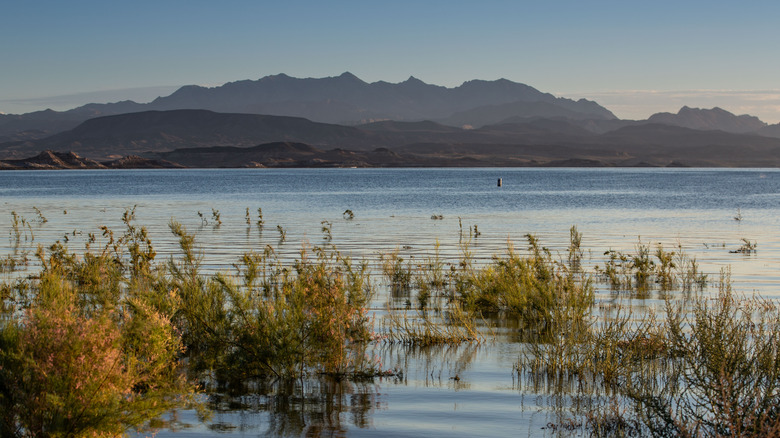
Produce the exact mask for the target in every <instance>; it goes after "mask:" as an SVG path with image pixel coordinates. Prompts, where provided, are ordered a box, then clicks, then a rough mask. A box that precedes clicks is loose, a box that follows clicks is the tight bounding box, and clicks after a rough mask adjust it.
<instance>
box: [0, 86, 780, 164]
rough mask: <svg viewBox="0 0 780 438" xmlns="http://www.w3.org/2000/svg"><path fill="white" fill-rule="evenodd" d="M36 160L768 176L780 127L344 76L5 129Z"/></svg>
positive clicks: (186, 93)
mask: <svg viewBox="0 0 780 438" xmlns="http://www.w3.org/2000/svg"><path fill="white" fill-rule="evenodd" d="M269 145H270V146H269ZM244 149H245V150H244ZM43 150H51V151H56V152H59V153H64V152H76V153H77V154H78V155H79V156H88V157H90V158H91V159H94V160H102V161H103V162H109V161H116V160H117V159H119V158H121V157H123V156H130V155H132V156H142V157H144V159H153V160H167V161H168V162H173V163H179V164H181V165H186V166H194V167H215V166H223V167H243V166H254V167H257V166H339V165H342V166H343V165H349V166H418V165H425V166H437V165H447V166H461V165H474V166H496V165H507V166H532V165H603V166H635V165H653V166H659V165H660V166H667V165H690V166H770V167H775V166H780V125H768V124H766V123H764V122H762V121H761V120H759V119H758V118H756V117H753V116H749V115H740V116H737V115H734V114H732V113H730V112H728V111H725V110H723V109H720V108H713V109H697V108H689V107H683V108H682V109H680V111H679V112H678V113H677V114H672V113H658V114H654V115H653V116H651V117H650V118H648V119H647V120H640V121H636V120H620V119H618V118H617V117H615V115H614V114H612V113H611V112H610V111H609V110H608V109H606V108H604V107H602V106H601V105H599V104H598V103H596V102H593V101H588V100H585V99H580V100H576V101H575V100H571V99H566V98H560V97H555V96H553V95H551V94H548V93H543V92H540V91H538V90H536V89H534V88H533V87H530V86H528V85H524V84H520V83H515V82H511V81H508V80H506V79H499V80H496V81H482V80H473V81H468V82H465V83H463V84H462V85H461V86H459V87H455V88H446V87H441V86H437V85H431V84H426V83H424V82H422V81H420V80H418V79H416V78H414V77H410V78H409V79H408V80H406V81H404V82H401V83H397V84H391V83H387V82H381V81H380V82H374V83H366V82H364V81H362V80H360V79H359V78H357V77H355V76H354V75H352V74H350V73H344V74H342V75H340V76H337V77H329V78H318V79H314V78H306V79H299V78H292V77H290V76H287V75H283V74H280V75H274V76H267V77H264V78H261V79H259V80H255V81H253V80H246V81H238V82H231V83H227V84H225V85H222V86H219V87H212V88H207V87H200V86H185V87H181V88H180V89H178V90H177V91H176V92H174V93H172V94H171V95H169V96H165V97H159V98H157V99H155V100H154V101H152V102H150V103H146V104H139V103H135V102H131V101H124V102H117V103H110V104H88V105H85V106H82V107H79V108H75V109H72V110H69V111H63V112H56V111H51V110H46V111H38V112H34V113H28V114H22V115H0V160H4V161H6V162H7V161H8V160H9V159H16V160H19V159H22V158H24V157H31V156H33V155H35V154H38V153H39V152H40V151H43ZM215 154H220V155H221V156H222V158H216V157H217V156H216V155H215ZM198 157H199V158H198ZM206 157H210V158H206ZM118 163H120V164H114V165H112V166H109V167H117V166H119V167H121V166H125V165H126V166H133V165H139V166H140V165H141V164H139V163H140V161H138V159H129V160H124V161H118ZM143 165H148V163H145V164H143ZM6 167H7V166H6Z"/></svg>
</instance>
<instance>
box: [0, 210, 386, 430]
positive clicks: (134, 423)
mask: <svg viewBox="0 0 780 438" xmlns="http://www.w3.org/2000/svg"><path fill="white" fill-rule="evenodd" d="M123 221H124V222H125V226H126V227H125V230H124V232H123V233H122V234H119V235H118V234H115V233H114V232H113V231H112V230H110V229H108V228H105V227H103V228H102V231H103V233H102V236H95V235H90V238H89V240H88V242H87V246H86V248H85V249H84V251H82V252H80V253H79V254H76V253H73V252H70V250H69V249H68V248H67V246H66V245H65V244H64V243H62V242H56V243H55V244H53V245H51V246H50V247H48V248H45V249H44V248H43V247H39V250H38V251H37V258H38V262H39V263H40V266H41V271H40V273H39V274H38V275H37V276H35V277H28V278H23V279H19V280H16V281H14V282H7V283H5V284H3V285H2V288H0V299H2V306H0V309H2V314H0V435H2V436H54V435H56V436H59V435H62V436H82V435H85V434H86V435H89V434H105V435H112V436H113V435H118V434H121V433H122V432H124V431H125V430H126V429H128V428H141V427H144V425H148V424H149V422H150V421H151V420H152V419H154V418H155V417H157V416H158V415H160V414H162V413H164V412H166V411H169V410H170V409H171V408H173V407H176V406H182V405H183V404H190V403H191V402H192V400H193V399H192V395H193V394H194V389H195V384H194V382H196V381H205V382H208V381H216V383H218V384H233V383H243V381H245V379H251V378H255V377H272V378H274V379H277V380H286V379H288V378H293V377H299V376H302V375H311V374H315V373H319V374H328V375H331V376H335V377H337V378H344V377H350V376H353V375H354V376H358V377H360V378H364V377H371V376H374V375H377V374H378V373H379V371H378V365H377V363H376V362H374V361H373V360H370V359H368V358H367V356H366V355H365V353H364V349H365V343H366V341H367V340H369V339H371V337H372V335H373V332H372V320H371V319H370V318H369V316H368V314H367V311H366V305H367V303H368V301H369V300H370V296H371V293H372V288H371V283H370V278H369V276H368V269H367V265H366V264H365V263H355V262H353V261H352V260H351V259H349V258H348V257H345V256H343V255H341V254H340V253H338V252H337V251H335V249H332V250H330V251H326V250H324V249H320V248H315V249H314V250H313V251H312V253H309V252H307V251H302V253H301V256H300V258H299V259H298V260H296V261H295V262H294V263H292V264H289V265H287V264H286V265H284V266H283V265H282V264H281V263H280V262H279V261H278V260H277V259H276V257H275V252H274V251H273V249H272V248H270V247H267V248H266V250H265V251H264V252H263V253H262V254H254V253H249V254H246V255H245V256H244V257H243V258H242V260H241V261H239V262H238V263H237V264H236V269H237V273H238V277H236V278H238V279H236V278H234V277H232V276H228V275H225V274H219V275H214V276H206V275H203V274H202V273H201V272H200V263H201V258H202V254H200V253H199V252H198V250H197V248H196V246H195V239H194V237H193V236H192V235H190V234H188V233H187V232H186V230H185V229H184V227H182V226H181V225H180V224H177V223H172V224H171V226H170V227H171V231H172V232H173V233H174V234H175V235H176V236H177V237H178V239H179V244H180V248H181V255H179V256H177V257H173V258H171V259H170V260H168V261H167V262H163V263H158V262H156V261H155V258H156V252H155V250H154V248H153V247H152V244H151V241H150V239H149V237H148V234H147V232H146V229H145V228H143V227H138V226H136V225H135V224H134V211H133V210H128V211H127V212H126V213H125V215H124V216H123ZM184 363H186V364H187V366H186V367H185V366H184V365H183V364H184ZM185 376H188V377H185Z"/></svg>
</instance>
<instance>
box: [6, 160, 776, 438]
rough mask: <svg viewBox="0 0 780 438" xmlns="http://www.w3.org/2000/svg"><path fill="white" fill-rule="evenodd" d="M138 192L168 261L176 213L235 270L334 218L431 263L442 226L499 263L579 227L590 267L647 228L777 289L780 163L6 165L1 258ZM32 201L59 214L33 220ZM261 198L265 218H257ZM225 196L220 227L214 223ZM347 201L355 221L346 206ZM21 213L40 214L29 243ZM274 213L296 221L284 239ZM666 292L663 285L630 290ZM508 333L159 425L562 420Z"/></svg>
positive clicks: (229, 429)
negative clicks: (520, 367) (534, 384)
mask: <svg viewBox="0 0 780 438" xmlns="http://www.w3.org/2000/svg"><path fill="white" fill-rule="evenodd" d="M498 178H502V180H503V186H502V187H497V184H496V182H497V179H498ZM133 206H136V219H137V220H136V222H137V223H138V224H140V225H144V226H146V227H147V228H148V229H149V232H150V235H151V237H152V241H153V243H154V245H155V249H156V250H157V252H158V260H163V259H164V258H166V257H168V256H170V255H173V254H175V253H176V251H177V245H176V241H175V239H174V237H173V236H172V235H171V233H170V232H169V231H168V228H167V224H168V223H169V221H171V220H176V221H179V222H181V223H183V224H184V225H185V226H186V227H187V229H188V230H189V231H190V232H194V233H195V235H196V239H197V242H198V244H199V245H200V246H201V247H202V248H203V249H204V251H205V253H206V254H207V255H208V258H207V259H206V260H204V262H205V268H206V269H207V270H209V271H212V272H216V271H226V270H230V269H231V263H233V262H235V261H236V258H237V257H238V256H239V255H241V254H242V253H244V252H246V251H248V250H252V249H254V250H258V251H262V249H263V248H264V247H265V246H266V245H271V246H273V247H274V248H275V249H276V250H277V252H278V253H280V254H282V256H284V257H287V258H289V259H292V258H295V257H298V256H299V253H300V251H301V248H302V247H303V246H312V245H321V244H323V243H324V242H325V241H324V240H323V234H322V231H321V227H322V224H321V221H323V220H326V221H329V222H331V223H332V226H331V227H332V235H333V240H332V242H330V243H332V244H333V245H334V246H336V247H337V248H338V249H339V250H341V251H342V252H345V253H349V254H351V255H353V256H354V257H355V258H367V259H369V260H371V261H372V262H375V261H376V260H377V259H378V255H379V254H380V253H383V252H388V251H392V250H395V249H398V250H399V252H400V254H401V256H403V257H414V260H415V261H422V260H425V259H426V258H428V257H432V256H433V252H434V246H435V244H436V243H437V242H438V243H439V244H440V253H441V256H442V257H443V258H444V259H445V260H447V261H450V262H455V261H457V259H458V257H459V256H460V253H461V248H462V245H463V243H464V242H468V243H469V248H470V249H471V250H472V251H474V252H475V254H476V256H477V258H479V259H480V260H484V261H487V260H489V259H490V257H491V256H492V255H494V254H500V253H502V252H504V251H505V250H506V247H507V243H508V242H513V244H514V246H515V247H516V248H517V249H518V250H524V249H525V247H526V242H525V239H524V235H525V234H528V233H533V234H535V235H537V237H539V238H540V240H541V243H542V244H543V245H545V246H547V247H549V248H551V249H552V250H553V251H554V252H556V251H557V252H560V253H564V252H565V249H566V247H567V245H568V241H569V228H570V227H571V226H572V225H576V226H577V228H578V229H579V231H580V232H582V233H583V235H584V237H583V243H582V246H583V248H584V249H585V250H586V263H587V265H588V266H589V267H592V266H594V265H598V264H602V263H603V262H604V260H605V256H604V255H603V253H604V251H607V250H610V249H615V250H621V251H626V252H633V251H634V250H635V246H636V245H637V243H638V242H640V240H641V242H642V243H644V244H649V245H651V248H652V249H655V247H656V245H657V244H662V245H663V247H664V248H665V249H667V250H671V249H673V248H675V247H677V246H678V245H680V246H681V247H682V248H683V249H684V250H685V251H686V253H687V254H688V255H689V256H691V257H696V259H697V260H698V261H699V263H700V265H701V268H702V269H703V270H704V271H705V272H706V273H708V274H710V279H711V280H714V279H716V278H717V274H718V272H719V271H720V269H721V268H724V267H730V268H731V271H732V279H733V281H734V287H735V289H736V290H739V291H743V292H746V293H750V292H752V291H758V292H759V293H761V294H762V295H764V296H767V297H771V298H775V299H776V298H778V297H780V288H778V285H780V241H779V240H778V230H780V172H778V171H777V170H773V169H739V170H722V169H717V170H712V169H392V170H385V169H295V170H279V169H273V170H270V169H252V170H237V169H231V170H150V171H147V170H132V171H62V172H60V171H51V172H50V171H46V172H44V171H38V172H26V171H13V172H12V171H7V172H0V208H2V213H0V215H1V217H2V222H0V232H2V233H3V234H2V236H8V238H7V239H6V238H3V239H0V256H5V255H6V254H9V253H11V252H12V251H13V250H14V248H15V247H16V249H17V250H18V251H28V252H30V253H33V252H34V248H35V247H36V246H37V245H38V244H44V245H48V244H50V243H52V242H54V241H55V240H63V241H64V240H65V239H66V236H67V240H68V245H69V247H70V248H71V249H74V250H78V249H79V248H83V246H84V243H85V242H86V241H87V239H88V234H89V233H95V234H97V235H98V237H99V234H100V232H99V228H98V227H99V226H101V225H106V226H108V227H110V228H112V229H114V230H117V232H119V231H120V230H121V229H122V223H121V216H122V214H123V213H124V211H125V210H126V209H128V208H132V207H133ZM33 207H36V208H38V209H39V210H40V211H41V212H42V214H43V216H45V217H46V219H47V222H45V223H39V222H40V221H39V220H36V219H37V213H36V211H35V210H34V209H33ZM258 207H261V208H262V211H263V218H264V220H265V227H264V228H263V230H262V231H260V230H259V229H258V228H257V227H256V226H255V225H254V221H255V220H256V215H257V213H256V210H257V208H258ZM247 208H249V210H250V215H251V222H252V224H250V225H247V224H246V222H245V212H246V209H247ZM212 209H216V210H218V211H219V214H220V219H221V221H222V225H219V226H216V225H215V222H214V220H213V217H212ZM347 209H350V210H352V211H353V212H354V214H355V218H354V219H353V220H346V219H344V217H343V215H342V214H343V213H344V211H345V210H347ZM11 211H15V212H16V213H17V214H19V215H21V216H22V217H24V218H25V219H26V220H28V221H30V226H29V227H28V228H26V229H25V230H24V231H23V232H22V233H21V234H20V238H19V240H18V242H17V240H16V239H15V233H14V231H13V229H12V228H11ZM198 212H201V213H202V215H203V217H204V218H205V222H204V221H203V220H202V219H201V218H200V217H199V216H198ZM738 212H739V214H740V215H741V217H742V220H740V221H737V220H735V219H734V217H735V216H737V214H738ZM432 215H442V216H443V219H441V220H438V219H436V220H434V219H431V216H432ZM277 225H280V226H282V227H283V228H284V229H285V230H286V233H287V236H286V241H285V242H284V243H280V239H279V232H278V231H277V228H276V227H277ZM474 225H476V226H478V230H479V232H480V233H481V234H480V235H479V237H476V238H474V237H470V236H471V235H472V233H473V229H472V228H471V227H473V226H474ZM742 238H746V239H749V240H750V241H755V242H756V243H757V245H758V246H757V252H756V253H755V254H750V255H744V254H734V253H731V252H730V251H733V250H736V249H737V248H739V246H740V245H741V244H742V241H741V239H742ZM29 269H30V270H34V269H35V266H34V263H33V264H32V265H31V266H30V267H29ZM3 275H5V276H6V277H7V278H10V276H11V275H12V274H3ZM374 280H375V282H376V283H378V284H379V285H380V287H379V288H378V290H379V293H378V294H377V296H376V298H375V300H374V302H373V304H372V306H373V308H374V310H375V311H376V312H378V313H380V314H381V312H383V311H384V307H385V303H387V302H388V301H390V300H391V298H390V296H389V295H390V294H389V293H388V291H387V289H386V288H385V289H383V288H382V287H381V278H380V275H378V274H377V275H376V276H375V278H374ZM597 300H598V301H599V302H600V303H609V302H611V301H612V300H614V295H613V294H612V293H610V292H609V290H608V289H607V288H606V287H601V288H600V289H599V294H598V296H597ZM657 303H658V299H657V297H656V296H655V294H651V296H650V298H648V299H646V300H635V301H634V303H633V305H634V306H636V307H653V306H655V305H656V304H657ZM511 335H512V330H511V328H507V329H505V330H504V335H501V336H499V337H498V338H497V339H499V341H495V342H487V343H485V344H483V345H480V346H462V347H460V348H440V349H433V350H426V351H409V350H407V349H401V348H397V347H396V348H393V347H392V346H386V345H385V346H382V345H380V346H377V350H376V351H375V352H373V353H372V354H376V355H377V356H378V357H380V358H381V360H382V363H383V366H384V367H385V368H395V367H397V368H399V369H402V370H403V371H404V375H403V378H400V379H397V378H390V379H376V380H375V381H374V382H372V383H365V384H358V383H344V382H341V383H338V384H336V383H330V384H327V383H323V382H306V383H305V384H304V388H303V391H301V388H296V389H295V390H294V391H293V393H292V394H290V393H289V391H286V390H284V389H283V388H282V389H278V388H277V389H274V390H272V391H266V392H265V393H264V394H258V395H255V396H252V397H249V396H248V397H246V399H245V400H244V402H242V403H241V404H240V405H235V404H234V405H229V404H226V405H225V406H224V407H225V409H218V410H217V411H216V414H215V416H214V417H213V418H212V419H211V420H210V421H209V422H207V423H206V424H201V423H200V422H199V421H198V419H197V418H196V416H195V413H194V412H190V411H184V412H180V413H177V415H178V418H179V419H180V420H181V422H183V423H186V424H187V425H188V427H178V428H172V429H166V430H163V431H161V433H160V434H159V435H158V436H179V435H190V436H193V435H197V436H203V435H213V434H217V433H219V434H227V435H231V436H233V435H235V436H256V435H265V434H270V435H277V436H287V435H292V436H296V435H300V434H304V433H312V434H315V435H319V434H333V435H337V436H339V435H350V436H363V435H381V436H417V435H420V434H426V435H431V436H480V435H484V436H491V435H504V436H505V435H510V434H511V435H517V434H522V435H526V434H527V435H538V434H540V433H544V430H542V427H545V426H546V424H547V423H548V422H550V421H551V419H554V415H555V404H556V402H557V400H554V397H552V396H550V395H549V394H547V393H546V392H545V391H544V390H541V389H533V388H528V387H527V385H523V384H521V383H522V382H518V381H517V380H516V379H517V377H516V375H514V374H513V372H512V370H513V365H514V364H515V362H516V361H517V359H518V357H519V355H520V354H521V350H522V348H523V346H522V344H520V343H518V342H515V341H513V340H512V339H513V338H512V336H511ZM456 377H457V379H456ZM294 394H298V395H297V396H295V395H294ZM300 394H304V397H301V396H300ZM234 402H235V401H234ZM215 406H217V407H219V406H220V405H215Z"/></svg>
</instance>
